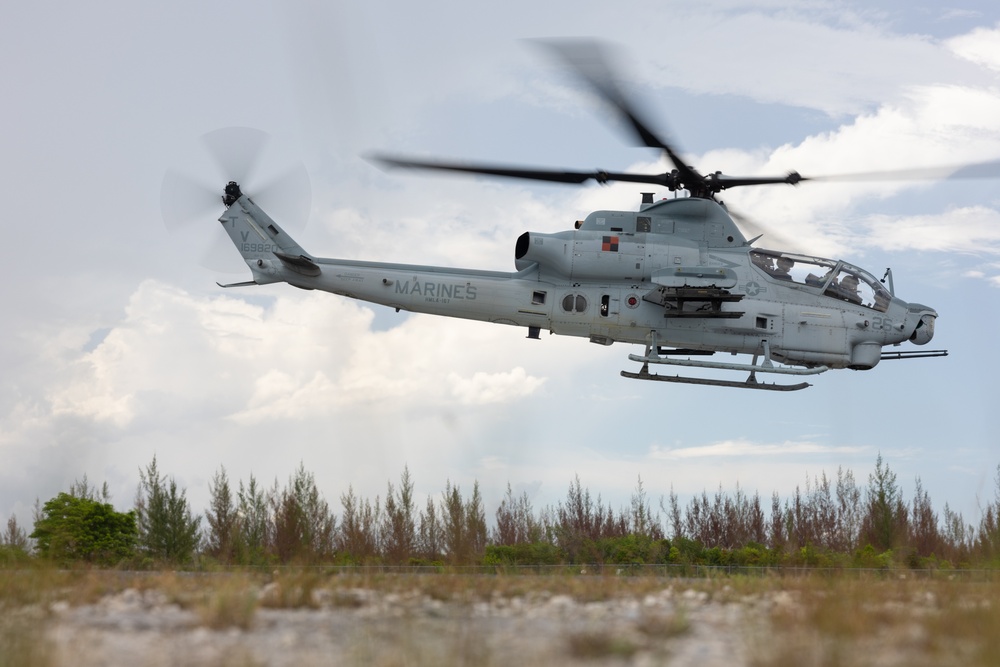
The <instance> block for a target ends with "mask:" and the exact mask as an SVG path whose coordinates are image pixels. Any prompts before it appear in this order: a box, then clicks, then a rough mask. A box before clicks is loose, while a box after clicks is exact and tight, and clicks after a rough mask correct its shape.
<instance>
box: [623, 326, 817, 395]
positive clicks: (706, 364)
mask: <svg viewBox="0 0 1000 667" xmlns="http://www.w3.org/2000/svg"><path fill="white" fill-rule="evenodd" d="M760 349H761V352H762V353H763V355H764V361H763V362H762V363H760V364H758V363H757V359H758V357H759V356H760V354H761V353H760V352H758V353H757V354H754V356H753V362H752V363H749V364H733V363H728V362H714V361H698V360H695V359H670V358H668V357H661V356H660V347H659V345H658V344H657V341H656V333H655V332H653V333H652V334H651V335H650V344H649V345H647V346H646V354H645V355H643V356H639V355H637V354H630V355H628V358H629V359H630V360H632V361H638V362H640V363H641V364H642V369H641V370H640V371H639V372H638V373H632V372H629V371H622V372H621V375H622V377H627V378H632V379H634V380H656V381H658V382H679V383H684V384H701V385H708V386H711V387H733V388H736V389H763V390H766V391H798V390H800V389H805V388H806V387H811V386H812V385H811V384H809V383H808V382H799V383H797V384H778V383H776V382H772V383H767V382H758V381H757V373H777V374H781V375H817V374H819V373H822V372H824V371H826V370H828V368H827V367H826V366H817V367H816V368H792V367H787V366H785V367H782V366H775V365H774V363H773V362H772V361H771V348H770V346H769V345H768V342H767V340H762V341H761V348H760ZM650 364H667V365H671V366H685V367H689V368H708V369H713V370H724V371H746V372H749V373H750V376H749V377H747V379H746V380H744V381H742V382H740V381H738V380H716V379H712V378H700V377H689V376H684V375H657V374H655V373H650V372H649V365H650Z"/></svg>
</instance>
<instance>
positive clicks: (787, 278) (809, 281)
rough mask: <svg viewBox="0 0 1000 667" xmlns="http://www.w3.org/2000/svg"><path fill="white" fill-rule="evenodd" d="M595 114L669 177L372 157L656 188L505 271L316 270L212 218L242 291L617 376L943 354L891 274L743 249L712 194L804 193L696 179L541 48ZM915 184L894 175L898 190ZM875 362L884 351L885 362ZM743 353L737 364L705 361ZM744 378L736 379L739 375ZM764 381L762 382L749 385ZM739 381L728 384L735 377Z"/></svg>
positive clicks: (780, 380) (800, 375)
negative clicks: (448, 327)
mask: <svg viewBox="0 0 1000 667" xmlns="http://www.w3.org/2000/svg"><path fill="white" fill-rule="evenodd" d="M543 46H546V47H547V48H550V49H551V50H552V51H553V52H554V53H555V54H556V55H557V56H559V57H560V58H561V59H562V60H563V61H564V62H565V63H567V64H568V65H569V67H570V70H571V71H572V72H574V73H575V74H576V75H578V76H579V77H580V78H581V79H582V80H583V81H584V82H585V83H586V84H588V85H589V87H590V88H592V89H593V90H594V91H595V92H596V93H597V95H598V96H599V98H601V99H602V100H603V101H604V102H605V103H609V104H610V106H611V108H612V109H614V110H615V111H616V112H617V113H618V114H619V115H620V116H621V118H622V119H624V121H625V124H626V126H627V127H630V128H631V130H632V131H633V132H634V134H635V135H636V136H637V137H638V138H639V140H640V143H641V144H642V145H644V146H646V147H650V148H655V149H658V150H660V151H662V152H663V154H664V155H665V156H666V157H667V159H668V160H669V162H670V163H671V164H672V165H673V169H671V170H670V171H667V172H665V173H660V174H635V173H622V172H610V171H603V170H595V171H565V170H554V169H533V168H520V167H510V166H502V165H483V164H467V163H462V162H448V161H437V160H424V159H411V158H407V157H399V156H393V155H383V154H375V155H372V156H369V157H370V160H371V161H373V162H375V163H376V164H378V165H380V166H382V167H385V168H387V169H397V168H405V169H418V170H431V171H439V172H442V171H443V172H451V173H465V174H476V175H485V176H494V177H506V178H520V179H530V180H540V181H547V182H557V183H567V184H583V183H586V182H588V181H595V182H597V183H601V184H606V183H610V182H629V183H636V184H648V185H654V186H658V187H660V188H665V189H666V190H668V191H670V192H672V193H674V195H675V196H674V197H673V198H662V199H659V200H656V199H655V198H654V193H650V192H644V193H641V194H642V199H641V202H640V204H639V206H638V208H637V209H636V210H630V211H620V210H599V211H594V212H592V213H590V214H589V215H587V216H586V217H585V218H584V219H583V220H580V221H578V222H577V223H576V225H575V227H574V228H573V229H570V230H565V231H560V232H555V233H538V232H525V233H524V234H522V235H521V236H520V237H518V238H517V240H516V241H515V243H514V269H515V270H514V271H511V272H503V271H491V270H482V269H463V268H450V267H442V266H424V265H416V264H397V263H385V262H370V261H357V260H346V259H330V258H323V257H318V256H315V255H313V254H311V253H309V252H307V251H306V250H305V249H304V248H303V247H302V246H300V245H299V244H298V243H297V242H296V241H295V240H294V239H293V238H291V236H289V234H288V233H287V232H286V231H285V230H283V229H282V227H281V226H280V225H279V224H278V223H277V222H275V221H274V220H273V219H271V217H270V216H269V215H268V214H267V213H266V212H265V211H264V210H263V209H261V208H260V207H259V206H258V205H257V204H256V203H255V202H254V200H253V199H252V198H251V197H250V196H249V195H247V194H246V193H244V192H243V191H242V189H241V186H240V184H239V183H238V182H237V181H229V182H228V183H227V184H226V185H225V187H224V192H223V196H222V203H223V205H224V206H225V210H224V212H223V213H222V215H221V216H220V217H219V219H218V220H219V222H220V223H221V224H222V226H223V228H224V229H225V232H226V233H227V234H228V236H229V238H230V240H231V241H232V242H233V244H234V245H235V246H236V249H237V250H238V251H239V253H240V255H241V256H242V258H243V260H244V262H245V263H246V265H247V266H248V267H249V269H250V272H251V280H248V281H243V282H237V283H230V284H222V283H219V286H220V287H223V288H232V287H244V286H251V285H266V284H272V283H287V284H289V285H292V286H294V287H298V288H301V289H306V290H323V291H326V292H330V293H333V294H337V295H340V296H344V297H348V298H353V299H359V300H362V301H367V302H370V303H375V304H381V305H383V306H388V307H390V308H394V309H395V310H396V311H397V312H398V311H401V310H405V311H409V312H415V313H427V314H432V315H441V316H447V317H457V318H463V319H470V320H479V321H483V322H492V323H495V324H506V325H510V326H516V327H521V328H523V329H525V330H526V331H527V338H528V339H532V340H539V339H540V338H541V332H542V331H543V330H545V331H548V332H549V333H550V334H558V335H563V336H577V337H582V338H586V339H588V340H589V341H590V342H592V343H595V344H598V345H611V344H613V343H626V344H631V345H639V346H642V347H643V352H642V353H641V354H629V355H628V359H629V360H630V361H632V362H635V363H637V364H639V367H638V369H637V370H634V371H624V370H623V371H621V375H622V376H623V377H626V378H632V379H640V380H653V381H662V382H673V383H686V384H696V385H709V386H717V387H731V388H741V389H755V390H768V391H797V390H801V389H805V388H807V387H809V386H811V384H810V383H809V382H807V381H805V380H804V378H806V377H809V376H815V375H818V374H821V373H824V372H826V371H828V370H833V369H854V370H870V369H872V368H874V367H875V366H877V365H878V364H879V362H880V361H881V360H884V359H912V358H919V357H939V356H946V355H947V354H948V352H947V351H946V350H926V351H925V350H923V349H905V350H896V349H894V348H896V347H898V346H901V345H902V344H904V343H910V344H913V345H916V346H924V345H926V344H927V343H929V342H930V341H931V339H932V338H933V336H934V328H935V322H936V320H937V317H938V313H937V311H935V310H934V309H933V308H931V307H929V306H925V305H922V304H919V303H913V302H907V301H904V300H903V299H902V298H900V297H898V296H896V294H895V290H894V285H893V280H892V272H891V270H888V269H887V270H886V272H885V274H884V275H883V277H882V278H881V279H879V278H876V276H875V275H874V274H873V273H871V272H869V271H867V270H865V269H863V268H862V267H860V266H857V265H855V264H852V263H849V262H847V261H844V260H838V259H828V258H823V257H815V256H811V255H807V254H801V253H797V252H788V251H781V250H773V249H765V248H758V247H756V246H755V245H754V243H755V242H756V241H757V240H758V239H759V238H760V236H759V235H758V236H755V237H753V238H750V239H748V238H747V237H746V236H744V234H743V233H742V232H741V231H740V228H739V226H738V225H737V224H736V221H735V220H734V216H733V215H732V214H731V213H730V212H729V210H728V209H727V207H726V205H725V204H724V203H723V202H722V201H720V199H719V198H718V195H719V194H720V193H721V192H722V191H724V190H727V189H731V188H735V187H746V186H760V185H771V184H786V185H798V184H800V183H803V182H805V181H809V180H819V179H811V178H807V177H804V176H801V175H800V174H798V173H797V172H794V171H793V172H790V173H788V174H785V175H783V176H777V177H767V176H763V177H761V176H751V177H734V176H728V175H724V174H723V173H721V172H714V173H709V174H702V173H700V172H699V171H697V170H696V169H695V168H694V167H691V166H689V165H688V164H687V163H686V162H685V161H684V160H683V159H682V157H681V156H680V155H679V153H678V151H677V150H675V148H674V147H673V146H672V145H670V144H669V143H667V141H665V140H664V139H662V138H661V137H660V136H658V135H657V134H656V133H655V132H654V131H653V130H652V129H651V127H650V125H649V123H647V122H646V121H644V120H642V119H641V118H640V116H639V114H638V112H637V110H636V107H635V106H634V104H632V103H631V102H630V101H629V100H628V99H627V98H626V96H625V95H624V93H623V92H622V90H621V89H620V87H619V86H618V85H617V83H616V81H615V78H614V77H613V76H612V74H611V71H612V69H611V67H610V65H609V63H608V61H607V60H606V59H605V58H604V56H603V54H602V52H601V50H600V48H598V47H597V45H595V44H592V43H589V42H588V43H581V42H572V43H548V44H546V45H543ZM913 175H914V174H908V177H909V176H913ZM887 348H888V349H887ZM726 353H728V354H729V355H744V356H745V357H749V359H748V360H746V361H743V362H735V361H723V360H718V361H717V360H713V359H710V358H709V357H712V356H714V355H717V354H718V355H722V354H726ZM655 366H673V367H675V368H683V369H685V370H684V371H683V372H684V373H692V372H695V371H712V372H718V371H721V372H722V374H723V375H725V376H726V378H727V379H720V378H718V377H704V376H702V375H692V374H684V375H681V374H680V373H678V374H675V375H672V374H669V373H654V372H651V371H650V368H651V367H655ZM744 374H746V377H745V378H743V375H744ZM758 375H761V376H764V375H767V376H769V377H772V376H773V377H772V379H773V380H774V381H763V380H760V379H758ZM738 378H742V379H738Z"/></svg>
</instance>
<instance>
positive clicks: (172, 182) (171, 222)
mask: <svg viewBox="0 0 1000 667" xmlns="http://www.w3.org/2000/svg"><path fill="white" fill-rule="evenodd" d="M221 192H222V191H221V189H219V188H218V187H212V186H210V185H208V184H207V183H204V182H202V181H201V180H198V179H196V178H194V177H192V176H188V175H186V174H182V173H180V172H178V171H173V170H170V171H168V172H167V173H166V174H164V176H163V183H162V184H161V185H160V215H161V216H162V217H163V224H164V225H165V226H166V227H167V229H168V230H171V231H173V230H176V229H178V228H180V227H184V226H187V225H191V224H193V223H197V222H201V221H203V220H204V219H205V218H206V217H211V216H212V214H213V212H215V211H217V210H218V209H219V207H220V204H221V199H220V193H221Z"/></svg>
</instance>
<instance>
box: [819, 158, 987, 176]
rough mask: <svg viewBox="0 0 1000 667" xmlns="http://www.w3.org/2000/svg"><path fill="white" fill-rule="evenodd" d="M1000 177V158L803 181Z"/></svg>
mask: <svg viewBox="0 0 1000 667" xmlns="http://www.w3.org/2000/svg"><path fill="white" fill-rule="evenodd" d="M998 177H1000V160H993V161H991V162H974V163H972V164H953V165H948V166H942V167H916V168H914V169H892V170H888V171H868V172H858V173H854V174H828V175H826V176H803V177H802V180H803V181H933V180H946V181H952V180H965V179H973V178H998Z"/></svg>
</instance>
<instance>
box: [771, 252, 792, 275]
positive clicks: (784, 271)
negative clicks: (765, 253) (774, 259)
mask: <svg viewBox="0 0 1000 667" xmlns="http://www.w3.org/2000/svg"><path fill="white" fill-rule="evenodd" d="M793 266H795V261H794V260H791V259H789V258H787V257H779V258H778V268H777V269H775V270H774V274H773V275H774V277H775V278H777V279H778V280H791V279H792V276H791V275H790V274H789V273H788V272H789V271H791V270H792V267H793Z"/></svg>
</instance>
